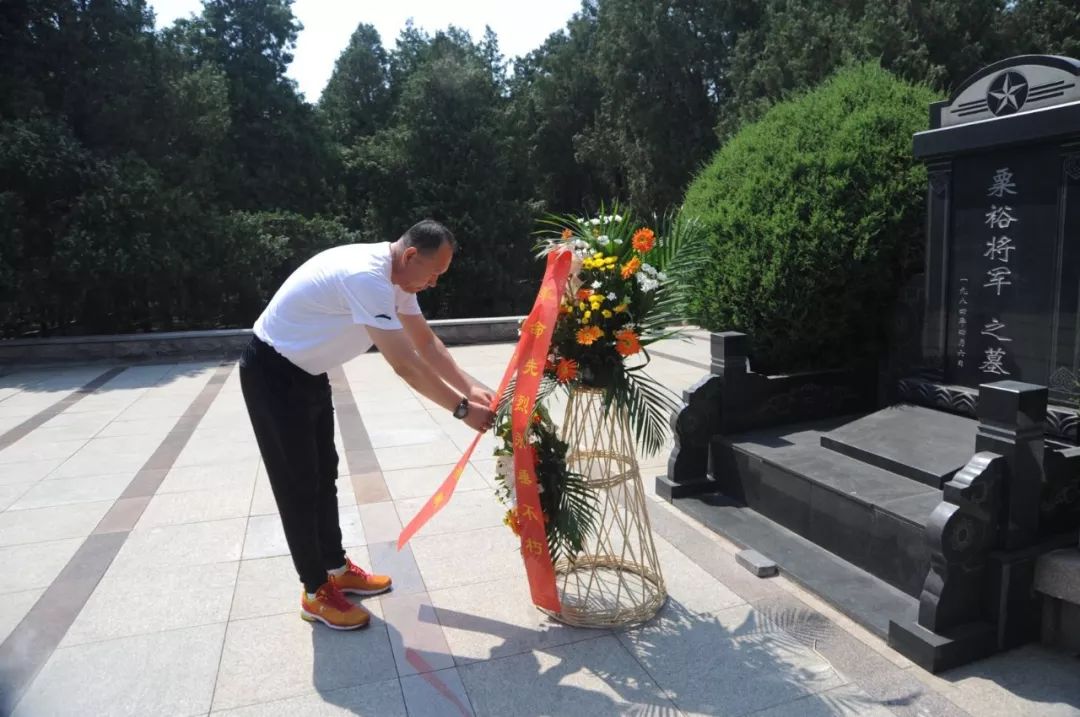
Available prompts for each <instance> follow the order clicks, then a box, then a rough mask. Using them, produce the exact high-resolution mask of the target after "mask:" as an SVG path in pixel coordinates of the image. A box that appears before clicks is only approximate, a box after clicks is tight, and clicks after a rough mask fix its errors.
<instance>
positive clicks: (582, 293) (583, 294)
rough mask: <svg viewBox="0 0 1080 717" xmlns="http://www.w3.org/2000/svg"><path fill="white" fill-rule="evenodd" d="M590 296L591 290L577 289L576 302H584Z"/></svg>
mask: <svg viewBox="0 0 1080 717" xmlns="http://www.w3.org/2000/svg"><path fill="white" fill-rule="evenodd" d="M590 296H592V289H578V291H577V300H578V301H585V300H587V299H588V298H589V297H590Z"/></svg>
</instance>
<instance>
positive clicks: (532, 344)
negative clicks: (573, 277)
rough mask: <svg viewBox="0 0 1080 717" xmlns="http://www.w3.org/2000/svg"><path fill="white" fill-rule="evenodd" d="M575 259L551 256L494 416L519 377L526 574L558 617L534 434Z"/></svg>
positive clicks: (412, 526) (439, 501) (441, 492)
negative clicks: (531, 432) (561, 304)
mask: <svg viewBox="0 0 1080 717" xmlns="http://www.w3.org/2000/svg"><path fill="white" fill-rule="evenodd" d="M571 258H572V257H571V254H570V252H569V251H567V250H561V251H557V252H552V253H550V254H548V257H547V268H546V270H545V272H544V278H543V280H542V282H541V284H540V291H539V292H537V295H536V300H535V301H534V302H533V308H532V311H530V312H529V316H528V317H527V318H526V319H525V323H524V324H523V325H522V330H521V338H520V339H518V343H517V347H516V348H515V349H514V354H513V356H512V357H511V359H510V363H509V364H508V365H507V367H506V371H505V372H504V373H503V377H502V381H501V382H500V383H499V389H498V391H497V392H496V394H495V400H494V401H493V402H492V405H491V409H492V410H495V409H496V408H497V406H498V401H499V398H500V397H501V396H502V395H503V394H504V393H505V392H506V388H507V386H509V385H510V379H511V378H513V377H514V376H515V375H516V376H517V382H516V383H515V385H514V396H513V399H512V403H511V405H510V416H511V420H510V424H511V437H512V443H513V448H514V475H513V476H512V477H511V480H513V481H514V482H515V492H516V494H517V499H518V511H517V521H518V526H519V533H520V536H521V555H522V557H523V558H524V560H525V572H526V574H527V575H528V577H529V589H530V591H531V593H532V599H533V603H534V604H535V605H537V606H539V607H542V608H544V609H547V610H551V611H552V612H559V611H560V610H561V606H560V603H559V593H558V590H557V589H556V587H555V568H554V566H553V565H552V563H551V554H550V553H549V552H548V547H547V531H546V529H545V528H544V513H543V511H542V510H541V508H540V490H539V487H538V486H537V483H536V466H535V463H534V460H535V458H534V453H533V451H532V450H531V448H530V446H529V443H528V435H529V430H528V429H529V423H530V421H531V420H532V415H533V411H534V410H535V407H536V394H537V392H538V391H539V389H540V380H541V378H542V376H543V373H544V363H545V361H546V359H547V355H548V349H549V348H550V347H551V337H552V333H553V332H554V329H555V322H556V321H557V320H558V317H559V298H560V297H561V296H562V295H563V292H564V291H565V289H566V282H567V280H568V279H569V276H570V264H571ZM480 436H481V434H479V433H478V434H476V437H475V438H474V439H473V441H472V443H470V444H469V447H468V448H467V449H466V450H465V454H464V455H462V456H461V459H460V460H459V461H458V462H457V465H455V466H454V469H453V470H452V471H450V475H449V476H447V477H446V480H444V481H443V483H442V485H441V486H439V489H438V490H437V491H435V495H433V496H431V498H429V499H428V501H427V503H425V504H424V507H423V508H421V509H420V511H419V512H418V513H417V514H416V515H415V516H414V517H413V519H412V520H410V521H409V523H408V525H406V526H405V528H404V529H403V530H402V531H401V535H399V536H398V550H401V548H402V547H404V546H405V544H406V543H407V542H409V540H410V539H411V538H412V537H413V536H414V535H415V534H416V532H417V531H419V530H420V528H422V527H423V526H424V524H425V523H427V522H428V521H429V520H431V518H432V517H434V516H435V514H436V513H438V512H439V511H440V510H442V509H443V507H444V506H445V505H446V504H447V503H448V502H449V501H450V497H451V496H452V495H453V494H454V489H455V488H456V487H457V484H458V481H459V480H460V479H461V474H462V472H463V471H464V470H465V465H466V464H467V463H468V462H469V458H470V457H471V456H472V452H473V450H474V449H475V448H476V444H477V443H478V442H479V441H480Z"/></svg>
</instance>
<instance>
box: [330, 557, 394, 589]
mask: <svg viewBox="0 0 1080 717" xmlns="http://www.w3.org/2000/svg"><path fill="white" fill-rule="evenodd" d="M330 580H331V581H333V583H334V584H335V585H337V588H338V590H340V591H341V592H343V593H352V594H353V595H378V594H379V593H384V592H386V591H387V590H389V589H390V585H391V582H392V581H391V580H390V577H389V576H387V575H372V574H371V573H368V572H367V571H365V570H363V569H362V568H360V567H358V566H357V565H356V563H354V562H353V561H351V560H349V559H348V558H345V572H344V573H342V574H341V575H331V576H330Z"/></svg>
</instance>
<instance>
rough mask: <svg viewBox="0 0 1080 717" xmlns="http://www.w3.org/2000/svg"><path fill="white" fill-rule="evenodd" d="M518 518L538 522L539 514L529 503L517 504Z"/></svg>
mask: <svg viewBox="0 0 1080 717" xmlns="http://www.w3.org/2000/svg"><path fill="white" fill-rule="evenodd" d="M518 520H535V521H536V522H538V523H539V522H540V516H538V515H537V514H536V511H535V510H533V507H532V506H531V505H524V504H523V505H519V506H518Z"/></svg>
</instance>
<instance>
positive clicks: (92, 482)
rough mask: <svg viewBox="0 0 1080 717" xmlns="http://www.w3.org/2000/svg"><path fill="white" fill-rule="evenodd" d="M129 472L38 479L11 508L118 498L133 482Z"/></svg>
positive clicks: (22, 508)
mask: <svg viewBox="0 0 1080 717" xmlns="http://www.w3.org/2000/svg"><path fill="white" fill-rule="evenodd" d="M131 477H132V476H131V474H130V473H117V474H112V475H100V476H92V477H88V478H64V479H61V480H45V481H40V482H39V483H37V484H36V485H35V486H34V487H33V488H31V489H30V490H28V491H27V492H26V493H24V494H23V496H22V497H21V498H19V500H17V501H15V503H13V504H12V506H11V508H10V509H11V510H27V509H30V508H48V507H50V506H54V505H72V504H74V503H94V502H98V501H103V500H116V499H117V498H119V497H120V494H121V493H123V492H124V488H126V487H127V485H128V483H130V482H131Z"/></svg>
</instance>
